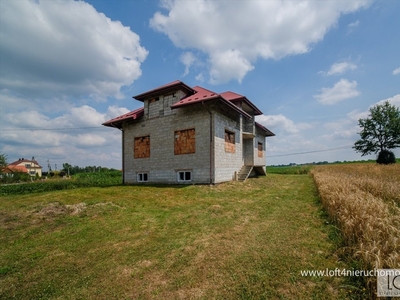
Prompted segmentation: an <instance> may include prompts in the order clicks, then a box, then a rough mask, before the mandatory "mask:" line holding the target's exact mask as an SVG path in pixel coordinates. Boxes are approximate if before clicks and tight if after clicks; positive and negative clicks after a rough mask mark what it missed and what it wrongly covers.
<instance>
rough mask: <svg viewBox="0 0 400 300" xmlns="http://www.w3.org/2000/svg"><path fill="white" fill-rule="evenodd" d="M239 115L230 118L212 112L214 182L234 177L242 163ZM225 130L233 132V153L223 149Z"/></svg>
mask: <svg viewBox="0 0 400 300" xmlns="http://www.w3.org/2000/svg"><path fill="white" fill-rule="evenodd" d="M240 124H241V122H240V117H239V115H238V116H237V117H236V118H234V119H232V118H231V117H228V116H226V115H224V114H221V113H218V112H215V113H214V131H215V138H214V153H215V154H214V161H215V183H219V182H224V181H229V180H232V179H234V174H235V172H238V171H239V170H240V168H241V167H242V165H243V152H242V151H243V149H242V133H241V130H240ZM225 130H228V131H230V132H233V133H235V153H230V152H226V151H225Z"/></svg>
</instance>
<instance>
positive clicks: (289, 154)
mask: <svg viewBox="0 0 400 300" xmlns="http://www.w3.org/2000/svg"><path fill="white" fill-rule="evenodd" d="M349 148H351V146H342V147H337V148H331V149H325V150H314V151H305V152H297V153H287V154H278V155H268V157H281V156H291V155H301V154H309V153H319V152H328V151H336V150H341V149H349Z"/></svg>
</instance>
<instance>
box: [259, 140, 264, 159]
mask: <svg viewBox="0 0 400 300" xmlns="http://www.w3.org/2000/svg"><path fill="white" fill-rule="evenodd" d="M263 154H264V152H263V144H262V143H260V142H259V143H258V157H263Z"/></svg>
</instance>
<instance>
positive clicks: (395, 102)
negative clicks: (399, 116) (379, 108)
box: [370, 94, 400, 108]
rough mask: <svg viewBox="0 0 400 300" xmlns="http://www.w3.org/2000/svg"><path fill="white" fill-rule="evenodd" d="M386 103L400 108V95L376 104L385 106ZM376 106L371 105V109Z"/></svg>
mask: <svg viewBox="0 0 400 300" xmlns="http://www.w3.org/2000/svg"><path fill="white" fill-rule="evenodd" d="M386 101H389V103H390V104H392V105H394V106H396V107H398V108H400V94H397V95H394V96H393V97H390V98H387V99H383V100H381V101H379V102H377V103H376V104H383V103H384V102H386ZM376 104H374V105H371V106H370V108H371V107H372V106H375V105H376Z"/></svg>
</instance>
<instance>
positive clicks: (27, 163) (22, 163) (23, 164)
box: [4, 157, 42, 177]
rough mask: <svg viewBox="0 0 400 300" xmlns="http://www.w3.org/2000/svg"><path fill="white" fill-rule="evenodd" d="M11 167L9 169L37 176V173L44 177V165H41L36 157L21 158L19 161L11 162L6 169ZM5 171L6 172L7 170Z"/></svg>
mask: <svg viewBox="0 0 400 300" xmlns="http://www.w3.org/2000/svg"><path fill="white" fill-rule="evenodd" d="M7 169H9V171H11V172H13V173H15V172H24V173H28V174H29V175H31V176H36V174H37V175H38V176H39V177H42V167H41V166H40V165H39V163H38V162H37V161H36V160H35V158H34V157H32V159H31V160H29V159H25V158H19V159H18V160H17V161H14V162H12V163H11V164H9V165H8V166H7V168H6V170H7ZM6 170H5V171H4V172H5V173H6V172H7V171H6Z"/></svg>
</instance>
